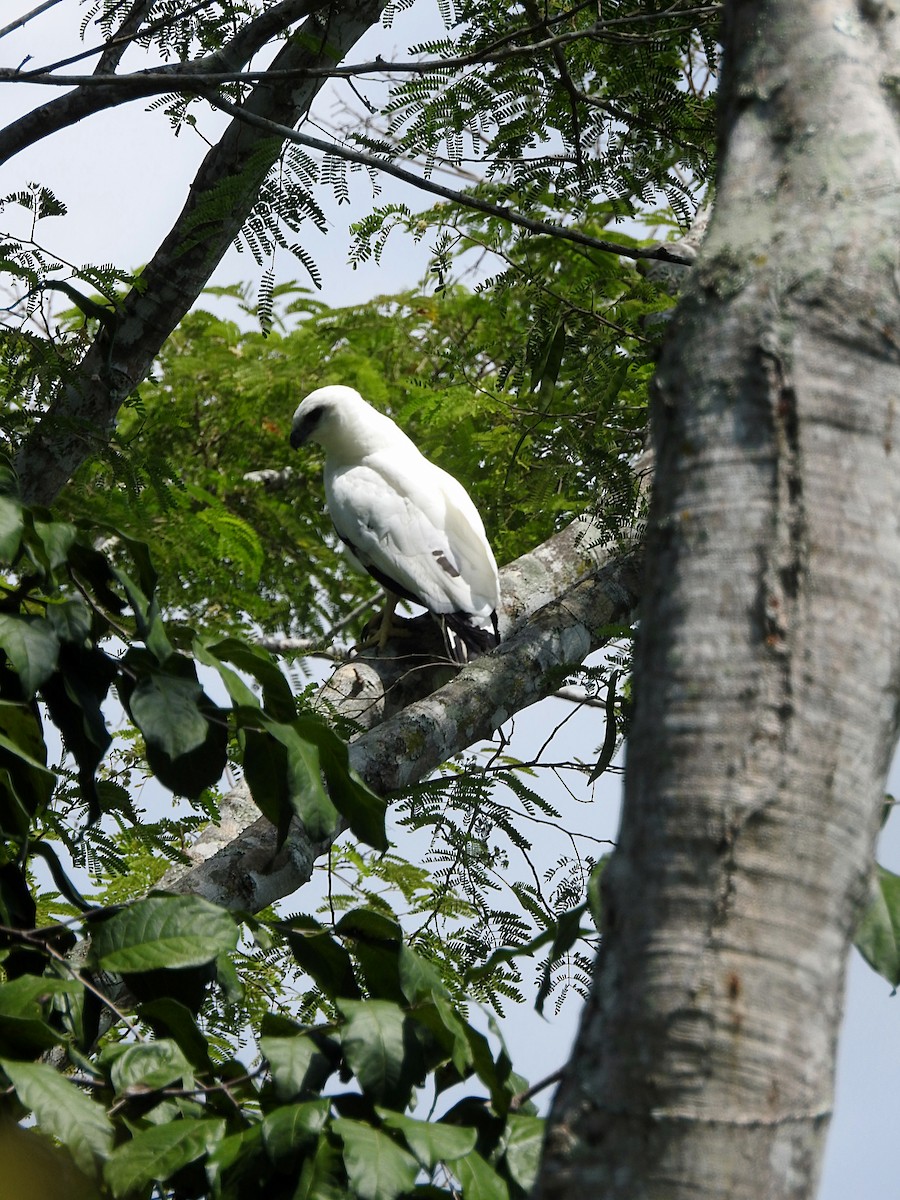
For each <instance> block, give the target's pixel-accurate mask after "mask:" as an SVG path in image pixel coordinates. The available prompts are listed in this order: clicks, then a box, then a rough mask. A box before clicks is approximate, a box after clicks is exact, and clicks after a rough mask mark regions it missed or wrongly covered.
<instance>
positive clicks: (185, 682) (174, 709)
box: [129, 671, 209, 758]
mask: <svg viewBox="0 0 900 1200" xmlns="http://www.w3.org/2000/svg"><path fill="white" fill-rule="evenodd" d="M202 697H203V689H202V688H201V686H200V684H199V683H198V682H197V680H196V679H180V678H178V677H177V676H172V675H167V674H164V673H163V672H161V671H160V672H157V673H155V674H153V675H150V676H149V677H148V678H146V679H142V680H141V681H140V682H139V683H138V685H137V686H136V687H135V689H134V691H133V692H132V693H131V696H130V697H129V707H130V709H131V715H132V717H133V718H134V721H135V723H136V725H137V727H138V728H139V729H140V731H141V733H142V734H143V735H144V739H145V741H147V742H148V743H150V742H152V743H153V744H154V745H156V746H158V747H159V748H160V750H162V752H163V753H164V754H166V755H168V757H169V758H180V757H181V755H183V754H189V753H190V752H191V750H196V749H197V747H198V746H202V745H203V743H204V741H205V740H206V735H207V729H208V724H209V723H208V721H207V719H206V717H205V716H204V715H203V713H202V712H200V709H199V708H198V703H199V701H200V700H201V699H202Z"/></svg>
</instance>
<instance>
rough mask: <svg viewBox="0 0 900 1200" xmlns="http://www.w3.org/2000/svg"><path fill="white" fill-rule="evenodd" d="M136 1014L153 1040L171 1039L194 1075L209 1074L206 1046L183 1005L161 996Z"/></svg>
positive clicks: (189, 1011) (139, 1008)
mask: <svg viewBox="0 0 900 1200" xmlns="http://www.w3.org/2000/svg"><path fill="white" fill-rule="evenodd" d="M137 1011H138V1016H139V1017H140V1018H141V1020H142V1021H146V1022H147V1024H148V1025H149V1026H150V1028H151V1029H152V1030H153V1032H154V1033H155V1034H156V1035H157V1037H161V1036H163V1034H168V1035H169V1036H170V1037H172V1038H174V1040H175V1041H176V1042H177V1043H178V1045H179V1046H180V1047H181V1051H182V1053H183V1054H184V1056H185V1058H187V1060H188V1061H189V1062H190V1064H191V1066H192V1067H194V1068H195V1069H196V1070H198V1071H212V1069H213V1068H212V1063H211V1061H210V1057H209V1044H208V1043H207V1041H206V1038H205V1037H204V1036H203V1034H202V1033H201V1032H200V1030H199V1028H198V1026H197V1022H196V1021H195V1020H194V1014H193V1013H192V1012H191V1010H190V1009H189V1008H188V1007H187V1005H186V1004H182V1003H181V1002H180V1001H178V1000H175V999H174V998H173V997H171V996H161V997H160V998H159V999H158V1000H147V1001H145V1002H144V1003H143V1004H140V1005H138V1009H137Z"/></svg>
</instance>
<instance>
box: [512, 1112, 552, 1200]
mask: <svg viewBox="0 0 900 1200" xmlns="http://www.w3.org/2000/svg"><path fill="white" fill-rule="evenodd" d="M506 1126H507V1130H508V1135H507V1139H506V1150H505V1156H506V1166H507V1168H508V1170H509V1173H510V1175H511V1176H512V1178H513V1179H514V1180H515V1181H516V1183H517V1184H518V1185H519V1187H520V1188H522V1190H523V1191H524V1192H527V1193H529V1194H530V1192H531V1189H532V1187H533V1186H534V1182H535V1180H536V1179H537V1173H538V1167H539V1166H540V1165H541V1151H542V1149H543V1145H544V1130H545V1128H546V1122H545V1121H544V1120H543V1119H542V1118H541V1117H531V1116H528V1115H526V1114H524V1113H511V1114H510V1115H509V1116H508V1117H507V1121H506Z"/></svg>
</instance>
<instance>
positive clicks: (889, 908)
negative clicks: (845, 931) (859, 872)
mask: <svg viewBox="0 0 900 1200" xmlns="http://www.w3.org/2000/svg"><path fill="white" fill-rule="evenodd" d="M855 944H856V948H857V950H859V952H860V954H861V955H862V956H863V958H864V959H865V960H866V962H867V963H868V964H869V966H870V967H872V968H873V970H875V971H877V972H878V974H879V975H883V976H884V978H885V979H886V980H887V981H888V983H889V984H890V985H891V986H892V987H895V988H896V987H900V875H894V874H893V873H892V872H891V871H888V870H886V869H885V868H884V867H882V866H879V867H878V868H877V873H876V877H875V889H874V894H873V896H872V899H871V901H870V902H869V907H868V908H867V909H866V911H865V913H864V914H863V918H862V920H861V921H860V923H859V928H858V929H857V931H856V941H855Z"/></svg>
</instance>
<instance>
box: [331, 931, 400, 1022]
mask: <svg viewBox="0 0 900 1200" xmlns="http://www.w3.org/2000/svg"><path fill="white" fill-rule="evenodd" d="M335 930H336V932H337V933H339V934H340V935H341V937H342V938H343V939H344V940H345V942H346V943H349V945H350V946H351V948H352V950H353V954H354V956H355V958H356V960H357V962H358V963H359V966H360V969H361V971H362V975H363V979H364V981H365V985H366V989H367V991H368V993H369V995H370V996H371V997H372V998H374V999H378V1000H392V1001H394V1003H395V1004H403V1003H404V1001H405V999H406V997H405V996H404V993H403V989H402V988H401V986H400V962H399V958H400V950H401V947H402V945H403V930H402V929H401V928H400V926H399V925H398V923H397V922H396V921H394V920H392V919H391V918H390V917H387V916H385V915H384V914H383V913H379V912H375V911H374V910H373V909H371V908H354V909H351V910H350V912H348V913H345V914H344V915H343V916H342V917H341V919H340V920H339V921H338V922H337V924H336V925H335Z"/></svg>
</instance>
